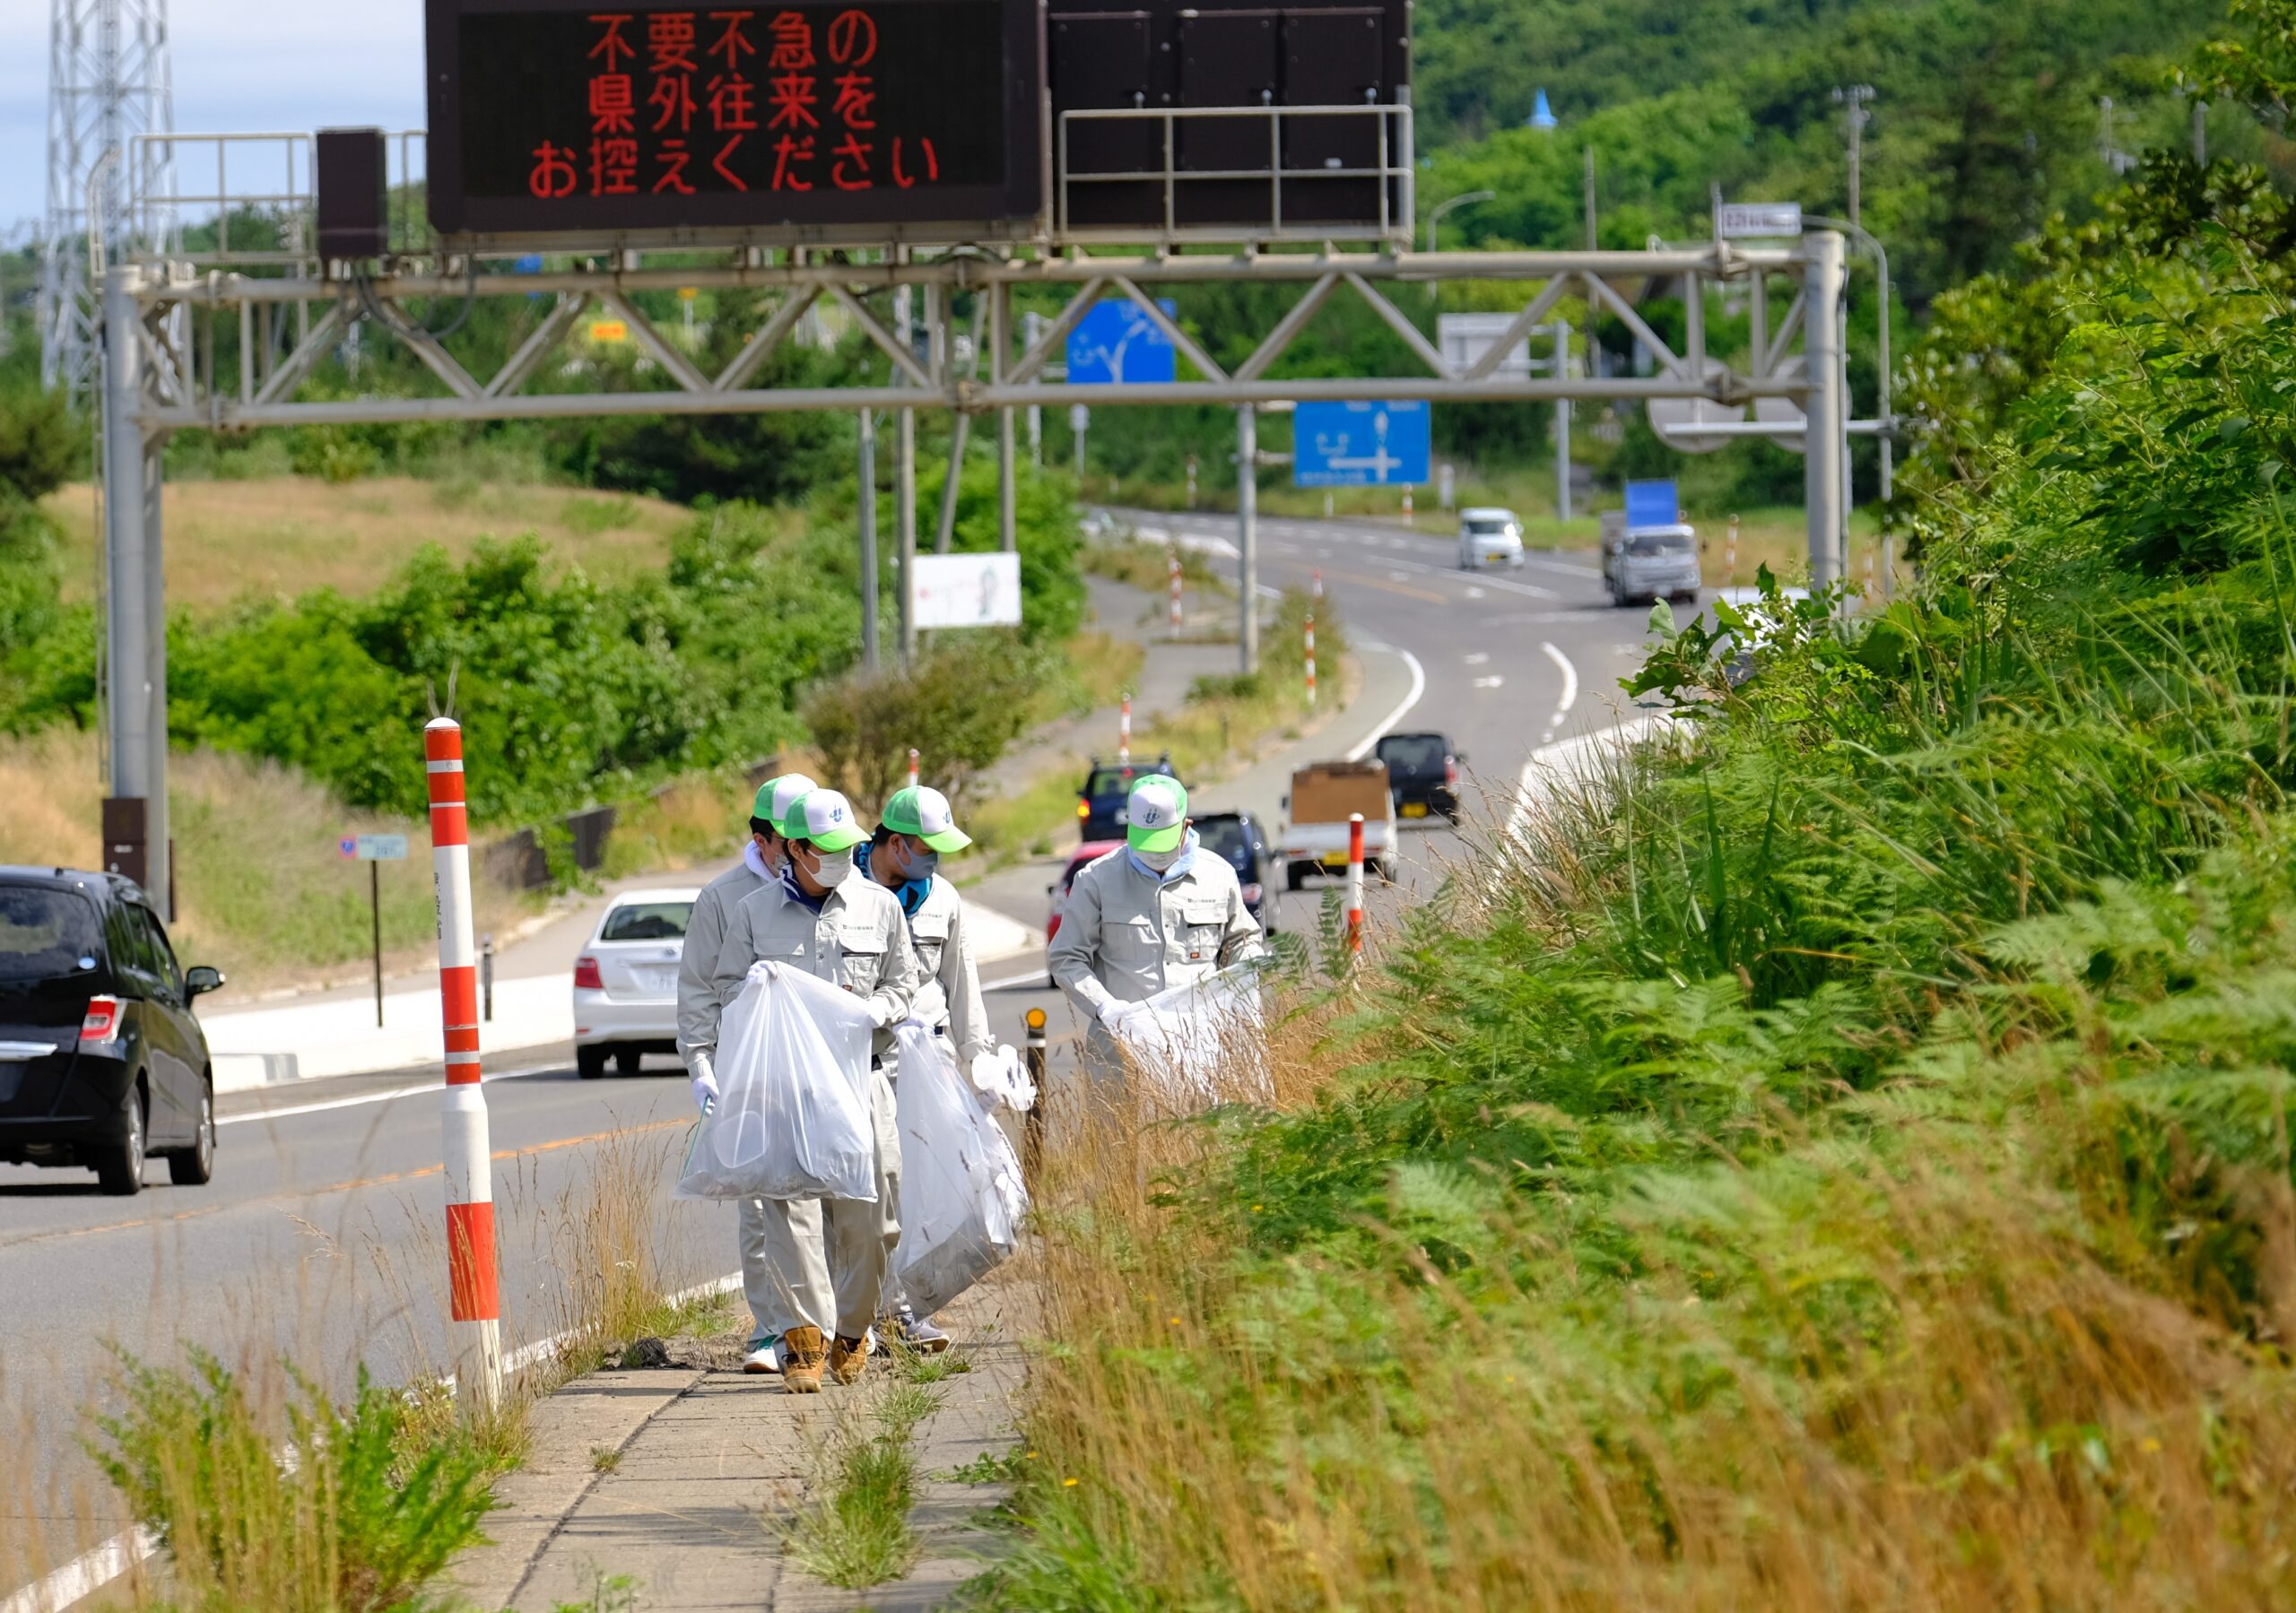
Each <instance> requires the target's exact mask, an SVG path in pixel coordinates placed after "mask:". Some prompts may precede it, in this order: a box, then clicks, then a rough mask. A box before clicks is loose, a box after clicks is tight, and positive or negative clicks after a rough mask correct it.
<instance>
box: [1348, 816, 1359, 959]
mask: <svg viewBox="0 0 2296 1613" xmlns="http://www.w3.org/2000/svg"><path fill="white" fill-rule="evenodd" d="M1362 955H1363V814H1362V813H1361V812H1350V813H1349V814H1348V815H1347V961H1348V962H1349V963H1351V964H1352V963H1353V962H1354V961H1355V960H1356V959H1357V958H1361V956H1362Z"/></svg>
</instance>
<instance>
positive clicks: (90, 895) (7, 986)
mask: <svg viewBox="0 0 2296 1613" xmlns="http://www.w3.org/2000/svg"><path fill="white" fill-rule="evenodd" d="M222 984H223V976H222V972H221V971H219V970H216V969H211V968H205V967H200V968H194V969H189V970H186V969H181V968H178V967H177V966H176V955H175V952H174V950H172V949H171V948H170V946H169V945H168V932H167V931H166V930H165V929H164V928H162V927H161V924H160V920H159V916H158V915H156V914H154V913H153V912H152V907H151V904H150V902H149V900H148V899H147V898H145V896H144V894H143V889H142V888H141V887H139V886H138V885H136V883H135V881H134V880H125V879H122V878H120V877H119V876H118V875H117V874H109V873H81V872H76V871H74V870H72V869H68V868H4V867H0V1164H5V1165H61V1166H83V1167H84V1168H87V1169H91V1170H93V1171H94V1172H95V1173H96V1176H97V1179H98V1181H99V1182H100V1184H102V1186H103V1190H104V1192H108V1193H132V1192H138V1191H139V1190H141V1188H142V1187H143V1161H144V1159H145V1158H147V1157H148V1156H149V1155H152V1154H158V1155H161V1157H162V1158H165V1159H166V1160H167V1162H168V1174H169V1175H170V1178H171V1179H173V1180H174V1181H175V1182H176V1183H178V1184H180V1185H183V1186H187V1187H191V1186H197V1185H198V1184H201V1183H203V1182H204V1181H206V1180H207V1179H208V1178H209V1177H210V1176H211V1175H213V1174H214V1170H215V1082H214V1077H213V1072H212V1071H210V1070H209V1068H208V1062H207V1038H206V1036H204V1035H203V1034H202V1033H201V1031H200V1028H199V1021H198V1020H197V1019H194V1018H193V1017H192V1012H191V1000H192V999H193V998H194V997H196V996H198V995H200V994H201V993H204V992H212V991H213V990H215V989H216V988H217V987H218V986H220V985H222Z"/></svg>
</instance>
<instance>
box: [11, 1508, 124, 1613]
mask: <svg viewBox="0 0 2296 1613" xmlns="http://www.w3.org/2000/svg"><path fill="white" fill-rule="evenodd" d="M159 1549H160V1537H159V1535H158V1534H157V1533H156V1532H154V1531H152V1530H148V1529H145V1528H143V1526H142V1525H141V1524H138V1525H137V1526H136V1527H135V1528H134V1529H129V1530H123V1531H120V1532H119V1533H118V1534H116V1535H114V1536H112V1538H111V1539H109V1540H106V1541H105V1542H104V1543H103V1544H102V1545H100V1546H99V1547H97V1548H95V1549H94V1550H92V1551H89V1552H85V1553H83V1554H82V1555H81V1556H79V1557H74V1559H73V1560H72V1561H70V1562H68V1563H66V1564H65V1565H64V1566H63V1567H61V1568H58V1569H56V1570H55V1571H54V1572H52V1573H50V1574H48V1575H47V1576H46V1577H45V1578H42V1579H39V1580H37V1581H35V1582H33V1583H31V1584H29V1585H27V1586H25V1587H24V1588H23V1589H22V1590H21V1591H17V1592H16V1593H15V1594H14V1595H13V1596H11V1597H9V1598H8V1599H7V1600H4V1601H0V1613H56V1609H58V1608H68V1607H70V1606H71V1605H72V1604H73V1603H74V1602H76V1601H79V1600H82V1599H83V1598H84V1597H90V1596H93V1595H94V1594H95V1593H96V1592H97V1591H100V1590H102V1589H103V1588H104V1587H105V1586H106V1585H109V1584H110V1583H112V1581H114V1580H116V1579H117V1578H118V1577H119V1576H120V1575H121V1574H126V1572H127V1571H128V1570H129V1569H130V1568H132V1567H134V1566H135V1565H136V1564H138V1563H140V1562H142V1561H143V1559H144V1558H145V1557H150V1556H151V1555H152V1553H153V1552H155V1551H157V1550H159Z"/></svg>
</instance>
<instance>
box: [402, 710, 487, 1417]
mask: <svg viewBox="0 0 2296 1613" xmlns="http://www.w3.org/2000/svg"><path fill="white" fill-rule="evenodd" d="M422 752H423V757H424V759H425V761H426V763H427V765H428V771H429V773H430V778H431V881H432V884H433V886H434V888H435V889H436V890H437V893H438V900H439V1007H440V1010H441V1016H440V1017H441V1018H442V1019H443V1020H444V1021H445V1025H446V1032H447V1090H446V1094H445V1101H444V1103H443V1104H442V1105H441V1106H440V1109H439V1122H440V1126H441V1129H442V1130H443V1132H444V1133H445V1141H446V1163H447V1293H448V1306H449V1314H451V1316H452V1318H453V1322H452V1325H451V1326H450V1328H449V1330H448V1331H449V1337H450V1340H451V1342H452V1344H453V1348H454V1354H455V1381H456V1383H457V1386H458V1387H459V1388H460V1390H461V1392H462V1394H463V1396H464V1398H465V1400H466V1401H467V1400H473V1399H474V1400H475V1401H477V1402H478V1403H479V1404H481V1405H483V1407H484V1408H485V1409H488V1410H490V1411H491V1410H492V1409H494V1408H495V1407H497V1406H499V1405H500V1404H501V1403H502V1294H501V1281H500V1274H499V1272H498V1270H497V1265H496V1244H495V1238H494V1167H493V1162H492V1156H493V1149H492V1147H491V1140H490V1139H489V1137H488V1135H487V1125H486V1095H485V1093H484V1092H483V1091H482V1090H481V1089H480V1088H479V1069H478V955H477V948H476V947H475V946H474V945H473V944H472V941H471V912H470V817H469V813H468V812H467V811H466V810H465V805H464V795H463V730H462V724H459V723H457V722H456V721H455V720H454V719H453V718H452V717H433V718H432V719H431V722H430V724H428V725H427V726H425V727H424V729H423V730H422Z"/></svg>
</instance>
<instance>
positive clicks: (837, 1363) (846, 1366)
mask: <svg viewBox="0 0 2296 1613" xmlns="http://www.w3.org/2000/svg"><path fill="white" fill-rule="evenodd" d="M868 1366H869V1346H868V1342H867V1340H863V1339H848V1338H847V1337H846V1336H845V1335H844V1334H843V1333H839V1335H838V1336H837V1342H836V1343H834V1344H832V1345H831V1346H830V1347H829V1369H830V1371H831V1372H833V1373H835V1374H836V1375H837V1381H838V1382H839V1383H859V1382H860V1381H861V1375H862V1374H863V1373H864V1372H865V1371H867V1370H868Z"/></svg>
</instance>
